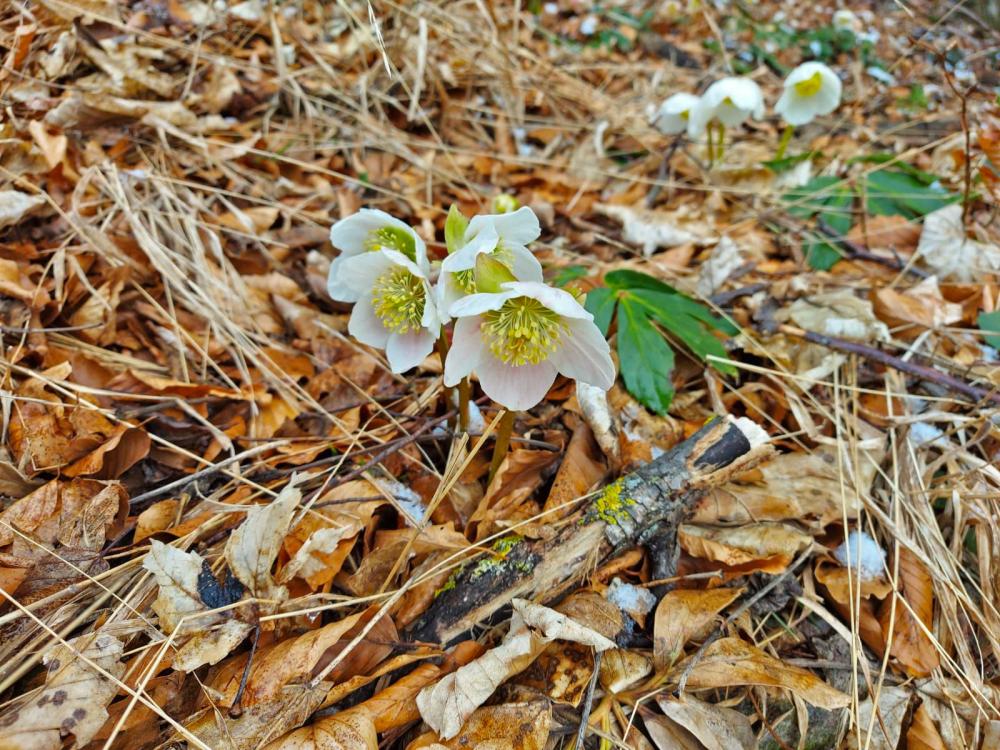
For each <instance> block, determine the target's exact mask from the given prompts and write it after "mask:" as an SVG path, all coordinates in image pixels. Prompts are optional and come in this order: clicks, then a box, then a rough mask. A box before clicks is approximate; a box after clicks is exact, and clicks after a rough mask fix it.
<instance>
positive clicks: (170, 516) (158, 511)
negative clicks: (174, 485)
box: [134, 499, 180, 544]
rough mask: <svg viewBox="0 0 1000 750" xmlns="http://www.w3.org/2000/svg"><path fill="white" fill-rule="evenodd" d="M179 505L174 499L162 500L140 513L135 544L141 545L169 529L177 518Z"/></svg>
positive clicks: (136, 522)
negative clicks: (145, 540) (142, 542)
mask: <svg viewBox="0 0 1000 750" xmlns="http://www.w3.org/2000/svg"><path fill="white" fill-rule="evenodd" d="M179 505H180V503H179V501H177V500H174V499H170V500H161V501H160V502H158V503H153V504H152V505H150V506H149V507H148V508H146V510H144V511H143V512H142V513H140V514H139V516H138V518H136V521H135V536H134V539H135V543H136V544H139V542H141V541H143V540H144V539H148V538H149V537H151V536H152V535H153V534H159V533H160V532H161V531H166V530H167V529H169V528H170V527H171V526H172V525H173V523H174V520H175V519H176V518H177V508H178V506H179Z"/></svg>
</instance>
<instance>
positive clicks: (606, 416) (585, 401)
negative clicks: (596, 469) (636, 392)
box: [576, 381, 621, 464]
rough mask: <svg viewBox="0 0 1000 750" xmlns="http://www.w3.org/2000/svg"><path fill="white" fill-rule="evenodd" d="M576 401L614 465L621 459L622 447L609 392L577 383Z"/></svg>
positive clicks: (595, 437)
mask: <svg viewBox="0 0 1000 750" xmlns="http://www.w3.org/2000/svg"><path fill="white" fill-rule="evenodd" d="M576 400H577V403H579V404H580V413H581V414H583V418H584V420H585V421H586V422H587V424H588V425H589V426H590V429H591V430H592V432H593V435H594V440H596V441H597V444H598V445H599V446H600V447H601V450H602V451H603V452H604V455H605V456H607V457H608V459H609V460H610V461H611V462H612V463H613V464H614V463H617V462H618V461H619V460H620V458H621V445H620V443H619V441H618V425H617V424H616V421H615V418H614V416H613V415H612V414H611V404H610V403H609V402H608V393H607V391H605V390H603V389H601V388H597V387H595V386H592V385H587V384H586V383H581V382H579V381H577V384H576Z"/></svg>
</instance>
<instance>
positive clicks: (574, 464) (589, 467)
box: [542, 423, 607, 518]
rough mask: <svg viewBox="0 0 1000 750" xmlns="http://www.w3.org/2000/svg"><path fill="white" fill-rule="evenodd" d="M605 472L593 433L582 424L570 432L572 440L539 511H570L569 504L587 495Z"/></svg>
mask: <svg viewBox="0 0 1000 750" xmlns="http://www.w3.org/2000/svg"><path fill="white" fill-rule="evenodd" d="M606 471H607V469H606V467H605V465H604V461H603V459H602V457H601V454H600V449H599V448H598V447H597V443H596V442H595V441H594V434H593V432H591V430H590V427H588V426H587V425H586V423H581V424H580V425H579V426H578V427H577V428H576V429H575V430H573V437H572V438H570V441H569V445H568V446H566V453H565V455H564V456H563V460H562V463H561V464H559V471H558V472H556V478H555V479H554V480H553V481H552V489H550V490H549V496H548V498H547V499H546V500H545V505H544V507H543V508H542V510H545V511H549V510H552V509H553V508H558V507H561V506H564V505H565V506H566V510H567V511H568V510H571V509H572V506H571V505H569V504H570V503H572V502H573V501H574V500H576V499H577V498H580V497H583V496H584V495H586V494H587V492H589V491H590V489H591V488H593V487H594V486H595V485H596V484H597V483H598V482H600V481H601V480H602V479H603V478H604V475H605V473H606ZM556 517H558V516H549V517H548V518H556Z"/></svg>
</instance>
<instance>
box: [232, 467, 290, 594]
mask: <svg viewBox="0 0 1000 750" xmlns="http://www.w3.org/2000/svg"><path fill="white" fill-rule="evenodd" d="M301 498H302V493H301V492H300V491H299V490H298V488H297V487H296V486H295V481H294V479H293V481H291V482H289V483H288V484H286V485H285V487H284V489H282V490H281V493H280V494H279V495H278V497H276V498H275V499H274V500H272V501H271V502H270V503H268V504H267V505H255V506H253V507H252V508H250V510H249V511H247V519H246V521H244V522H243V524H242V525H241V526H240V527H239V528H238V529H236V531H234V532H233V533H232V535H231V536H230V537H229V540H228V541H227V542H226V552H225V555H226V561H227V562H228V563H229V567H230V569H231V570H232V571H233V575H234V576H236V578H238V579H239V581H240V582H241V583H242V584H243V585H244V586H246V587H247V589H249V591H250V593H251V594H253V595H254V596H255V597H258V598H260V599H270V600H272V601H283V600H284V599H285V598H286V597H287V596H288V590H287V589H286V588H285V587H284V586H280V585H278V584H276V583H275V582H274V579H273V578H272V577H271V566H272V565H273V564H274V560H275V558H276V557H277V556H278V551H279V550H280V549H281V543H282V540H284V538H285V534H287V533H288V527H289V524H291V522H292V515H293V514H294V513H295V509H296V508H297V507H298V505H299V500H300V499H301Z"/></svg>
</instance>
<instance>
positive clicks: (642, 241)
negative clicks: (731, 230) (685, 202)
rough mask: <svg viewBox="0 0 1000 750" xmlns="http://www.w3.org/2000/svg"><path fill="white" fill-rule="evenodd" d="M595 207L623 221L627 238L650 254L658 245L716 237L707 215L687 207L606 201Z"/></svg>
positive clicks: (672, 245) (670, 245) (685, 242)
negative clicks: (660, 207) (656, 207)
mask: <svg viewBox="0 0 1000 750" xmlns="http://www.w3.org/2000/svg"><path fill="white" fill-rule="evenodd" d="M594 208H595V209H597V210H598V211H600V212H601V213H603V214H604V215H605V216H610V217H611V218H612V219H615V220H616V221H619V222H621V225H622V237H623V239H624V240H625V241H626V242H630V243H632V244H634V245H638V246H639V247H641V248H642V252H643V254H644V255H646V256H649V255H652V253H653V251H654V250H656V248H658V247H676V246H678V245H687V244H688V243H692V242H707V241H709V240H711V239H714V237H715V228H714V227H713V226H712V225H711V224H710V223H709V222H708V221H707V220H706V219H705V218H704V217H700V216H693V215H691V213H690V211H688V210H685V209H681V210H678V211H656V210H650V209H645V208H633V207H631V206H615V205H602V204H598V205H596V206H595V207H594Z"/></svg>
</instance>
